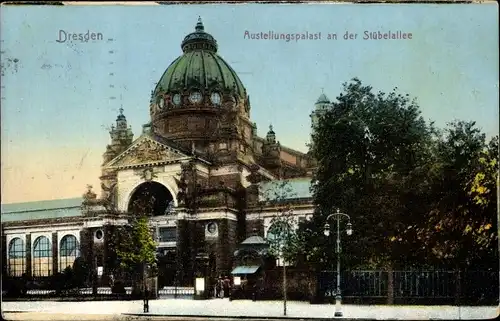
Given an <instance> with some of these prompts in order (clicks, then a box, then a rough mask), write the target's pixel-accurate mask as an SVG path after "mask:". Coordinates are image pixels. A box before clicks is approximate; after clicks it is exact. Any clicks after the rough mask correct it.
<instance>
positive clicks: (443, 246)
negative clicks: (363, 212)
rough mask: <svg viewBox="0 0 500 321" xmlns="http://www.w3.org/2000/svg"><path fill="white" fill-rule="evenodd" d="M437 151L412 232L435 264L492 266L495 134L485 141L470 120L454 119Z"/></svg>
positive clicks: (495, 251) (494, 255) (494, 251)
mask: <svg viewBox="0 0 500 321" xmlns="http://www.w3.org/2000/svg"><path fill="white" fill-rule="evenodd" d="M436 153H437V155H438V157H437V162H436V163H435V164H434V170H433V172H434V176H433V177H432V183H431V191H432V193H431V194H429V195H428V198H427V202H428V212H427V214H426V216H425V219H424V220H422V221H420V222H418V223H419V224H415V228H414V230H413V232H412V234H413V235H414V236H416V241H417V242H418V243H419V244H420V245H421V250H424V251H422V252H423V254H424V255H425V258H426V260H428V261H429V262H433V263H434V264H435V265H440V266H447V267H457V268H471V267H474V266H476V267H477V266H479V265H478V263H480V265H481V267H482V268H485V267H486V268H496V267H497V265H498V259H496V258H497V257H498V248H497V247H498V245H497V240H498V239H497V238H498V235H497V233H496V230H497V218H496V206H497V200H496V195H495V191H496V182H497V177H498V161H497V160H498V137H494V138H493V139H491V141H490V142H489V143H488V144H487V143H486V140H485V135H484V134H483V133H481V131H480V130H479V129H478V128H477V127H476V126H475V123H474V122H463V121H457V122H454V123H451V124H449V126H448V128H447V129H446V131H445V134H444V135H443V136H442V137H441V138H440V140H439V141H438V142H437V152H436ZM403 234H406V235H407V234H409V233H408V232H407V233H403ZM406 235H403V236H402V237H401V238H402V239H403V238H405V236H406ZM398 240H399V239H398ZM394 241H397V240H394Z"/></svg>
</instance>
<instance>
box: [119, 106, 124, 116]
mask: <svg viewBox="0 0 500 321" xmlns="http://www.w3.org/2000/svg"><path fill="white" fill-rule="evenodd" d="M119 111H120V116H123V107H120V109H119Z"/></svg>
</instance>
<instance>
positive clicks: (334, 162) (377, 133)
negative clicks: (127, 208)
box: [300, 79, 436, 268]
mask: <svg viewBox="0 0 500 321" xmlns="http://www.w3.org/2000/svg"><path fill="white" fill-rule="evenodd" d="M332 105H333V106H332V108H331V110H328V111H327V112H326V113H325V114H324V115H322V116H321V117H320V119H319V122H318V127H317V128H316V131H315V134H314V135H313V141H314V143H313V150H312V154H313V155H314V156H315V158H316V159H317V160H318V168H317V171H316V173H315V177H314V185H313V188H312V190H313V194H314V202H315V205H316V207H317V210H316V213H315V215H314V217H313V220H312V221H311V222H308V223H307V224H305V225H304V226H303V228H302V229H301V232H300V233H301V234H302V239H303V240H304V244H303V246H302V250H303V252H304V254H306V255H307V257H308V259H309V261H312V262H315V263H317V264H319V265H320V266H323V267H325V266H330V265H331V264H332V262H334V261H335V260H336V256H335V253H334V251H333V250H332V249H333V248H334V244H333V243H334V241H333V238H332V237H329V238H327V237H325V236H324V235H323V227H324V224H325V219H326V217H327V215H328V214H330V213H332V212H334V211H336V209H337V208H339V209H340V210H341V211H342V212H345V213H347V214H349V215H350V217H351V222H352V224H353V229H354V233H353V235H352V236H351V237H349V238H344V236H342V238H343V241H342V245H343V247H344V248H345V250H343V252H344V255H343V259H344V260H346V261H347V262H346V263H347V265H348V266H349V267H351V268H352V267H355V266H358V267H361V266H363V267H372V268H375V267H382V266H385V265H386V264H388V263H394V262H397V263H398V264H401V265H406V264H408V262H407V259H406V257H404V256H401V255H400V254H401V253H402V252H407V251H403V249H400V248H397V246H396V245H395V244H394V242H391V238H393V237H395V236H396V235H399V231H400V230H402V229H404V228H405V227H406V226H408V225H410V223H411V222H413V221H414V220H415V219H418V218H419V216H420V217H422V216H421V215H423V214H422V211H421V209H419V208H418V206H417V205H416V204H414V203H413V202H414V201H415V195H419V193H420V191H419V190H420V189H423V188H424V187H425V183H419V184H415V182H418V181H419V179H421V177H422V176H425V173H426V166H427V164H428V159H429V157H430V155H431V154H432V151H433V137H434V134H435V132H436V130H435V128H434V126H433V124H432V123H431V124H427V123H426V122H425V121H424V119H423V118H422V117H421V115H420V109H419V107H418V105H417V103H416V101H415V100H411V99H410V98H409V96H408V95H402V94H399V93H397V89H394V90H393V91H392V92H391V93H389V94H385V93H382V92H379V93H376V94H375V93H373V89H372V88H371V87H370V86H365V85H363V84H362V83H361V81H360V80H358V79H353V80H352V81H351V82H350V83H345V84H344V92H343V93H341V94H340V95H339V96H338V97H337V100H336V101H335V102H334V103H333V104H332ZM424 182H425V181H424ZM414 210H416V212H414ZM344 230H345V229H344ZM344 235H345V234H344ZM405 250H407V249H405Z"/></svg>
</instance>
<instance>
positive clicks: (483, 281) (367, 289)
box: [318, 270, 499, 302]
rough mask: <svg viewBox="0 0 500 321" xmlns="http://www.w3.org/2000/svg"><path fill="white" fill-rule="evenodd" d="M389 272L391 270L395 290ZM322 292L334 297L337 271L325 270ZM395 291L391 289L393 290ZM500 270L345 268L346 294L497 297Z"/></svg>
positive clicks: (468, 298) (467, 298)
mask: <svg viewBox="0 0 500 321" xmlns="http://www.w3.org/2000/svg"><path fill="white" fill-rule="evenodd" d="M389 273H392V289H391V288H390V287H391V280H390V278H389V276H390V275H389ZM318 281H319V283H318V286H319V290H320V293H322V294H323V295H324V296H325V297H327V298H328V297H330V298H331V297H334V296H335V294H336V289H337V272H336V271H322V272H321V273H320V275H319V278H318ZM390 290H392V291H390ZM498 291H499V273H498V272H494V271H466V272H457V271H437V270H436V271H392V272H388V271H373V270H371V271H361V270H354V271H342V272H341V293H342V296H343V297H355V298H363V297H364V298H384V297H385V298H387V297H388V296H389V295H391V293H392V295H393V298H394V299H447V300H452V299H453V300H462V301H463V302H466V301H470V302H472V301H474V302H475V301H478V302H481V301H485V300H486V301H488V300H497V299H498Z"/></svg>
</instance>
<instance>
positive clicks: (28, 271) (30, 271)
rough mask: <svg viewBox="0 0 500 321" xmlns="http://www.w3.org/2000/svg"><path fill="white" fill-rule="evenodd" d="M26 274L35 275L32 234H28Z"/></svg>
mask: <svg viewBox="0 0 500 321" xmlns="http://www.w3.org/2000/svg"><path fill="white" fill-rule="evenodd" d="M26 275H27V276H28V277H29V278H31V277H32V276H33V266H32V264H31V234H26Z"/></svg>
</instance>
